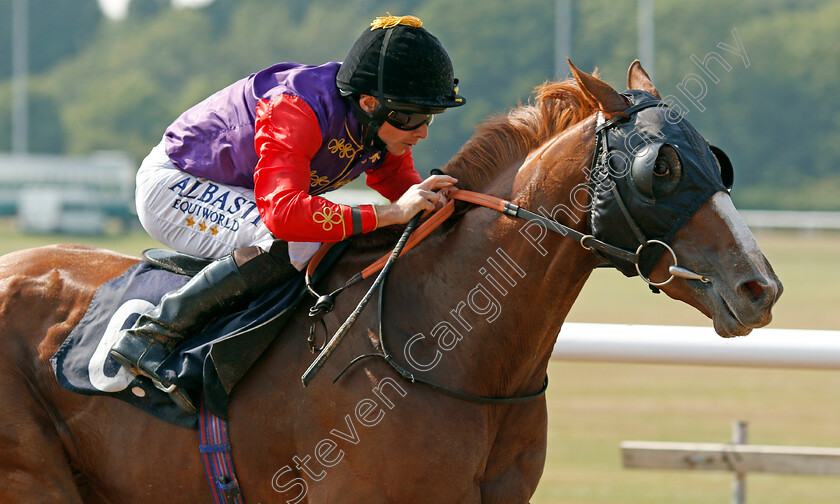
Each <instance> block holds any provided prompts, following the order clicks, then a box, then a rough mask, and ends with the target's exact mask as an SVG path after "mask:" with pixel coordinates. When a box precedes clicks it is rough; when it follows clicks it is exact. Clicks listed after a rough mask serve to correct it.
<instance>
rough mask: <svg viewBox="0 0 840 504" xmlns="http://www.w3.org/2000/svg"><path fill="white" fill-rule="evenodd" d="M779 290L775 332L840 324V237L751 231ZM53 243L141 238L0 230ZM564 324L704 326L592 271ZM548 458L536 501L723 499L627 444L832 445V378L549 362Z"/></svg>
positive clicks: (837, 380)
mask: <svg viewBox="0 0 840 504" xmlns="http://www.w3.org/2000/svg"><path fill="white" fill-rule="evenodd" d="M757 237H758V241H759V243H760V244H761V246H762V249H763V250H764V253H765V255H766V256H767V257H768V258H769V259H770V261H771V263H772V264H773V267H774V268H775V270H776V272H777V274H778V275H779V277H780V278H781V279H782V282H783V283H784V285H785V293H784V295H783V296H782V298H781V300H780V301H779V303H778V305H777V307H776V309H775V319H774V322H773V323H772V324H771V327H785V328H811V329H833V330H837V329H840V310H838V307H840V288H838V285H837V281H838V279H840V265H838V263H837V259H838V258H840V235H838V234H831V233H826V234H820V235H810V236H809V235H804V234H798V233H765V234H759V235H758V236H757ZM58 242H75V243H87V244H91V245H97V246H102V247H106V248H110V249H114V250H118V251H120V252H123V253H128V254H133V255H137V254H139V253H140V252H141V251H142V250H143V249H145V248H148V247H153V246H159V245H158V244H157V243H156V242H155V241H154V240H152V239H150V238H148V237H147V236H145V235H144V234H141V233H135V234H130V235H123V236H110V237H99V238H95V237H74V236H51V235H45V236H29V235H21V234H19V233H16V232H14V231H13V230H12V229H11V228H10V227H9V226H8V225H5V226H0V253H6V252H10V251H13V250H18V249H22V248H29V247H33V246H38V245H45V244H49V243H58ZM568 320H569V321H575V322H605V323H638V324H681V325H706V326H708V325H710V324H711V323H710V321H708V320H707V319H705V317H703V316H702V315H700V314H698V313H697V312H696V311H695V310H694V309H692V308H690V307H688V306H687V305H684V304H682V303H679V302H677V301H674V300H672V299H669V298H668V297H666V296H665V295H663V294H660V295H653V294H650V293H649V291H648V289H647V288H646V287H645V286H644V285H643V284H642V282H641V281H639V280H638V279H626V278H624V277H623V276H622V275H620V274H619V273H616V272H614V271H597V272H596V273H595V274H594V275H593V277H592V278H591V280H590V281H589V283H588V284H587V285H586V287H585V288H584V290H583V292H582V294H581V297H580V299H579V300H578V302H577V303H576V305H575V307H574V308H573V310H572V312H571V314H570V316H569V319H568ZM549 374H550V376H551V386H550V387H549V389H548V394H547V397H548V408H549V425H550V430H549V433H548V458H547V463H546V468H545V472H544V475H543V478H542V481H541V483H540V486H539V488H538V490H537V494H536V496H535V497H534V498H533V500H532V501H531V502H532V503H533V504H548V503H564V504H584V503H585V504H596V503H597V504H602V503H603V504H606V503H611V504H613V503H620V504H624V503H628V504H629V503H633V504H658V503H662V504H666V503H667V504H694V503H697V504H700V503H703V504H706V503H710V502H717V503H723V502H728V501H729V492H730V484H731V475H729V474H728V473H714V472H697V473H691V472H688V471H650V470H629V469H622V467H621V458H620V453H619V443H620V442H621V441H623V440H631V439H635V440H651V441H653V440H656V441H693V442H727V441H729V439H730V425H731V423H732V421H733V420H748V421H749V422H750V442H751V443H755V444H780V445H795V446H827V447H840V429H838V428H837V425H838V423H840V402H838V401H837V391H838V390H840V373H837V372H832V371H803V370H763V369H738V368H723V367H692V366H668V365H660V366H656V365H639V364H607V363H604V364H599V363H566V362H553V363H552V364H551V366H550V368H549ZM747 481H748V492H747V495H748V502H750V503H754V504H787V503H790V504H801V503H804V502H809V503H810V502H821V503H822V502H840V479H837V478H818V477H793V476H778V475H759V474H753V475H750V476H748V478H747Z"/></svg>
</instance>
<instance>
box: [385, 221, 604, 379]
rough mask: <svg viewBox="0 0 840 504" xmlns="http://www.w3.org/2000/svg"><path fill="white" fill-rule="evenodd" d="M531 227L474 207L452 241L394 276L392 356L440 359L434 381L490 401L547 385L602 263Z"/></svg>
mask: <svg viewBox="0 0 840 504" xmlns="http://www.w3.org/2000/svg"><path fill="white" fill-rule="evenodd" d="M534 210H537V209H536V208H534ZM529 226H531V227H529ZM533 226H535V225H533V224H528V222H527V221H524V220H520V219H511V218H509V217H506V216H503V215H501V214H498V213H495V212H493V211H491V210H487V209H475V210H472V211H470V212H468V213H467V214H466V215H465V216H464V217H463V218H462V220H461V222H459V223H458V224H457V226H456V227H455V228H454V229H453V231H452V232H451V233H449V235H447V236H446V237H445V238H444V237H441V236H437V237H434V238H430V239H429V242H427V243H424V244H423V245H422V246H421V247H419V248H418V249H417V250H416V251H415V253H414V254H413V255H411V256H407V257H406V258H405V260H404V264H402V265H401V267H398V268H395V270H394V274H393V275H392V277H391V278H390V279H389V280H388V282H389V289H388V291H387V292H388V303H389V306H387V307H386V308H385V313H384V317H385V319H384V320H385V322H386V323H385V324H384V327H385V328H386V330H389V331H390V333H389V334H388V335H387V336H386V337H387V338H389V339H393V341H389V342H388V343H389V346H390V347H391V348H390V350H391V351H392V352H393V353H395V354H397V355H399V356H400V358H405V359H406V360H409V362H408V364H419V365H420V366H419V368H423V367H425V366H431V365H432V363H434V362H435V359H436V357H435V356H436V355H437V356H439V357H437V359H438V364H436V365H434V366H433V369H430V370H429V371H428V373H429V374H430V375H433V376H435V377H437V378H439V379H440V380H441V381H445V382H446V383H449V384H453V383H458V384H459V385H460V386H461V387H463V389H465V390H471V391H475V390H477V389H476V387H477V385H478V386H479V387H480V388H481V389H482V392H483V393H485V394H488V395H496V396H500V395H513V394H517V393H520V392H521V391H522V390H523V389H526V390H527V389H528V388H529V386H530V384H531V383H532V382H533V381H534V380H535V379H536V380H537V381H539V380H541V379H542V376H544V375H543V374H542V373H543V372H544V368H545V366H546V365H547V361H548V358H549V357H550V354H551V350H552V348H553V345H554V341H555V340H556V337H557V333H558V331H559V329H560V326H561V325H562V323H563V320H564V319H565V317H566V315H567V314H568V312H569V310H570V308H571V306H572V303H573V302H574V299H575V298H576V297H577V295H578V294H579V292H580V289H581V288H582V286H583V283H584V282H585V280H586V278H588V276H589V273H590V272H591V271H592V268H593V267H594V264H595V261H594V260H593V259H592V256H591V254H590V253H588V252H587V251H585V250H584V249H582V248H581V247H580V245H578V244H577V243H576V242H575V241H573V240H569V239H567V238H564V237H562V236H560V235H556V234H553V233H547V234H546V235H545V236H544V237H543V238H541V239H540V241H537V240H536V239H535V238H534V237H535V236H536V235H537V234H538V233H537V229H538V228H537V229H535V228H534V227H533ZM543 254H545V255H543ZM388 327H390V328H391V329H387V328H388ZM418 334H419V335H421V337H420V338H417V335H418ZM412 338H414V339H412ZM412 341H413V342H414V344H412V345H411V347H410V348H409V349H408V351H406V348H407V345H408V344H409V343H411V342H412ZM409 355H410V356H409ZM411 360H413V361H415V362H411ZM415 368H416V369H417V368H418V366H415Z"/></svg>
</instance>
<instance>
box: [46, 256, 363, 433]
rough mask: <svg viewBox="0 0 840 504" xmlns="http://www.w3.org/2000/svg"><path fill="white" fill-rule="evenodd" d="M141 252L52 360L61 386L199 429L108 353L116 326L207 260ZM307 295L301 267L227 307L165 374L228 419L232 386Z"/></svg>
mask: <svg viewBox="0 0 840 504" xmlns="http://www.w3.org/2000/svg"><path fill="white" fill-rule="evenodd" d="M348 245H349V243H346V242H342V243H338V244H336V245H335V246H333V247H332V248H331V249H330V250H329V251H328V253H327V254H326V255H325V256H324V258H323V259H322V260H321V262H320V263H319V266H318V268H317V269H316V270H315V272H314V274H313V275H312V281H318V280H319V279H322V278H323V277H324V276H325V275H326V274H327V272H328V271H329V270H330V269H331V267H332V266H333V265H334V264H335V262H336V261H337V260H338V259H339V257H340V256H341V255H342V254H343V253H344V251H345V250H346V248H347V246H348ZM143 259H144V261H143V262H140V263H138V264H136V265H134V266H132V267H131V268H129V269H128V270H127V271H126V272H125V273H124V274H123V275H121V276H119V277H117V278H115V279H113V280H110V281H109V282H106V283H105V284H103V285H102V286H101V287H100V288H99V290H98V291H97V292H96V294H95V295H94V298H93V300H92V301H91V304H90V306H89V307H88V310H87V312H86V313H85V315H84V316H83V317H82V320H81V321H80V322H79V323H78V324H77V325H76V327H75V328H74V329H73V330H72V331H71V333H70V335H69V336H68V337H67V339H66V340H65V341H64V343H63V344H62V346H61V347H60V348H59V350H58V351H57V352H56V354H55V355H54V356H53V357H52V359H51V363H52V367H53V370H54V372H55V375H56V378H57V380H58V382H59V383H60V384H61V386H62V387H64V388H66V389H68V390H70V391H72V392H77V393H81V394H87V395H110V396H111V397H115V398H117V399H121V400H124V401H126V402H128V403H130V404H132V405H133V406H136V407H138V408H140V409H142V410H144V411H146V412H148V413H151V414H153V415H155V416H157V417H158V418H161V419H163V420H166V421H168V422H171V423H174V424H176V425H181V426H184V427H188V428H193V429H197V428H198V426H199V424H198V420H197V416H196V415H195V414H190V413H187V412H185V411H183V410H181V409H180V408H179V407H178V406H176V405H175V404H174V403H172V401H171V400H170V399H169V397H168V394H166V393H165V392H162V391H160V390H158V389H157V388H155V386H154V384H153V383H152V381H151V380H149V379H147V378H146V377H144V376H136V375H133V374H131V373H128V372H126V371H125V370H123V369H122V368H121V367H120V366H119V365H118V364H116V363H115V362H113V361H112V359H110V358H109V357H107V350H108V349H109V348H110V347H111V346H112V345H113V342H114V341H115V339H114V338H115V337H116V336H117V334H118V332H119V331H120V330H121V329H123V328H125V327H129V326H130V325H132V324H133V323H134V320H136V317H137V314H139V313H142V312H143V311H145V310H147V309H149V307H151V306H154V305H155V304H157V303H158V302H159V300H160V298H161V297H162V296H163V295H164V294H166V293H167V292H170V291H172V290H175V289H177V288H179V287H180V286H181V285H183V284H184V283H186V282H187V281H188V279H189V278H188V277H191V276H193V275H195V274H196V273H197V272H198V271H200V270H201V269H202V268H203V267H204V266H205V265H206V264H208V263H209V261H208V260H206V259H203V258H199V257H195V256H191V255H188V254H182V253H178V252H172V251H168V250H160V249H153V250H147V251H145V252H144V253H143ZM308 295H309V294H308V292H307V290H306V288H305V286H304V275H303V273H301V274H299V275H296V276H295V277H293V278H292V279H290V280H289V281H288V282H286V283H285V284H284V285H281V286H279V287H277V288H275V289H270V290H268V291H266V292H264V293H263V294H261V295H260V296H258V297H257V298H256V299H254V300H253V301H251V303H250V304H249V305H248V306H247V307H245V308H244V309H242V310H240V311H237V312H233V313H228V314H224V315H223V316H221V317H219V318H218V319H217V320H214V321H213V322H211V323H210V324H209V325H208V326H207V327H206V328H205V329H204V330H203V331H202V332H201V333H200V334H197V335H194V336H193V337H191V338H189V339H187V340H186V341H185V342H184V343H182V344H181V345H180V346H179V347H178V348H176V349H175V351H174V352H173V354H172V355H170V356H169V357H168V358H167V359H166V360H165V361H164V362H163V365H162V371H163V373H165V376H163V377H164V378H165V379H166V380H167V381H169V382H170V383H173V384H176V385H177V386H178V387H180V388H181V389H182V390H183V391H185V392H186V393H188V394H189V395H190V397H191V399H193V400H194V401H195V402H196V404H198V402H199V401H200V400H203V403H204V405H205V406H206V407H207V409H208V410H210V411H211V412H212V413H214V414H216V415H217V416H219V417H221V418H227V405H228V402H229V399H230V394H231V393H232V391H233V388H234V387H235V386H236V384H237V383H238V382H239V381H240V380H241V379H242V378H243V377H244V376H245V374H246V373H247V372H248V370H249V369H250V368H251V367H252V366H253V364H254V363H255V362H256V361H257V359H258V358H259V357H260V356H261V355H262V353H263V352H264V351H265V350H266V349H267V348H268V346H269V345H270V344H271V342H272V341H273V340H274V338H275V337H276V336H277V334H279V332H280V330H281V329H282V328H283V326H285V324H286V323H287V322H288V321H289V319H290V318H291V317H292V315H293V314H294V313H295V310H296V308H297V307H298V306H299V305H300V303H301V302H303V301H304V299H305V298H306V297H307V296H308ZM304 337H305V336H304Z"/></svg>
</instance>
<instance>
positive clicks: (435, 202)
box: [376, 175, 458, 227]
mask: <svg viewBox="0 0 840 504" xmlns="http://www.w3.org/2000/svg"><path fill="white" fill-rule="evenodd" d="M457 183H458V179H456V178H454V177H450V176H449V175H432V176H430V177H429V178H427V179H426V180H424V181H423V182H420V183H419V184H415V185H413V186H411V187H409V188H408V190H407V191H406V192H405V193H404V194H403V195H402V196H400V199H398V200H397V201H396V202H395V203H393V204H391V205H384V206H377V207H376V215H377V217H378V218H379V227H383V226H390V225H391V224H405V223H407V222H408V221H410V220H411V218H412V217H414V216H415V215H416V214H417V213H418V212H430V211H432V210H436V209H438V208H442V207H443V205H445V204H446V202H447V201H448V200H449V198H448V197H447V196H448V194H449V192H450V191H451V190H452V189H451V188H452V187H453V186H454V185H455V184H457Z"/></svg>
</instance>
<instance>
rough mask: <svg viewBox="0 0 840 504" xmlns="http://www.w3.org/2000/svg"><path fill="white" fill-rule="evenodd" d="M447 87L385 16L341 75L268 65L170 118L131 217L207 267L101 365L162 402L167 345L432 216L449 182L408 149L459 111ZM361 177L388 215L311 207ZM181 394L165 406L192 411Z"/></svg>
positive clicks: (404, 25) (406, 22)
mask: <svg viewBox="0 0 840 504" xmlns="http://www.w3.org/2000/svg"><path fill="white" fill-rule="evenodd" d="M457 84H458V80H457V79H455V78H454V74H453V70H452V62H451V61H450V59H449V56H448V55H447V53H446V51H445V50H444V48H443V47H442V46H441V44H440V42H439V41H438V39H437V38H435V37H434V36H433V35H432V34H430V33H429V32H428V31H426V29H424V28H422V23H421V22H420V20H419V19H417V18H416V17H413V16H402V17H394V16H391V15H390V14H389V15H388V17H383V18H377V19H376V20H375V21H374V22H373V23H372V24H371V28H369V29H365V31H364V32H363V33H362V34H361V36H360V37H359V38H358V39H357V40H356V42H355V43H354V45H353V47H352V48H351V49H350V52H349V53H348V55H347V57H346V58H345V60H344V62H343V63H337V62H332V63H327V64H324V65H321V66H306V65H301V64H297V63H279V64H276V65H274V66H271V67H269V68H267V69H265V70H262V71H260V72H257V73H255V74H252V75H251V76H249V77H247V78H245V79H242V80H240V81H237V82H235V83H233V84H231V85H230V86H228V87H226V88H224V89H222V90H221V91H218V92H217V93H215V94H213V95H211V96H210V97H208V98H207V99H205V100H204V101H202V102H200V103H198V104H197V105H195V106H193V107H192V108H190V109H189V110H187V111H186V112H184V113H183V114H181V116H180V117H178V118H177V119H176V120H175V122H173V123H172V124H171V125H170V126H169V127H168V128H167V130H166V132H165V133H164V136H163V140H162V141H161V143H160V144H159V145H158V146H156V147H155V148H154V149H152V151H151V153H150V154H149V155H148V156H147V157H146V159H145V160H144V161H143V163H142V164H141V167H140V170H139V171H138V173H137V193H136V197H137V213H138V216H139V218H140V222H141V223H142V224H143V227H144V228H145V229H146V230H147V231H148V233H149V234H150V235H151V236H152V237H154V238H155V239H157V240H158V241H160V242H161V243H163V244H165V245H167V246H169V247H171V248H173V249H176V250H178V251H181V252H185V253H189V254H192V255H196V256H200V257H208V258H216V259H218V260H216V261H214V262H213V263H211V264H210V265H208V266H207V267H205V268H204V269H203V270H202V271H201V272H199V273H198V274H197V275H196V276H195V277H193V278H192V279H191V280H190V281H189V282H187V284H186V285H184V286H183V287H182V288H180V289H178V290H176V291H174V292H170V293H168V294H166V295H165V296H164V297H163V298H162V299H161V301H160V303H159V304H158V305H157V306H156V307H155V308H154V309H153V310H152V311H151V312H150V313H147V314H145V315H142V316H141V317H140V318H139V319H138V320H137V322H136V323H135V325H134V326H133V327H131V328H129V329H127V330H125V331H123V332H122V333H121V335H120V339H119V340H118V341H117V343H116V344H115V345H114V346H113V348H112V349H111V351H110V355H111V356H112V357H114V359H115V360H117V362H119V363H120V364H121V365H123V366H125V367H126V368H128V369H131V370H132V371H134V372H136V373H138V374H142V375H145V376H148V377H149V378H151V379H152V380H153V381H155V383H156V384H157V385H158V386H159V387H161V388H162V389H167V388H168V389H170V390H171V389H173V388H174V387H172V386H171V384H169V383H167V382H166V381H165V380H163V379H162V378H160V377H159V376H158V375H157V372H156V370H157V368H158V367H159V366H160V364H161V363H162V362H163V360H164V359H165V358H166V357H167V356H168V354H169V353H170V352H171V351H172V350H173V349H174V348H175V347H176V346H177V345H178V344H180V343H181V342H182V341H183V340H184V339H185V338H186V337H189V336H191V335H192V334H194V333H195V332H196V331H197V330H199V329H200V328H201V327H202V326H203V325H205V324H206V323H207V322H209V321H210V320H212V319H213V318H214V317H215V316H216V315H218V314H220V313H223V312H224V310H226V309H229V308H231V307H232V306H233V305H234V304H236V303H239V302H241V301H245V300H249V299H252V298H253V297H255V296H256V295H258V294H259V293H261V292H263V291H264V290H265V289H267V288H270V287H274V286H278V285H280V284H282V283H283V282H284V281H285V280H288V279H289V278H291V277H292V276H293V275H294V274H295V273H297V272H298V271H299V270H301V269H303V268H304V267H305V265H306V263H307V262H308V260H309V259H310V258H311V257H312V256H313V255H314V253H315V252H316V251H317V249H318V247H319V246H320V244H321V243H323V242H333V241H340V240H343V239H345V238H347V237H349V236H352V235H356V234H359V233H367V232H370V231H373V230H374V229H377V228H378V227H382V226H387V225H391V224H404V223H407V222H408V221H409V220H410V219H411V217H412V216H414V215H415V214H416V213H417V212H420V211H423V210H432V209H435V208H439V207H441V206H442V205H443V204H444V203H445V202H446V193H447V192H448V191H449V190H450V189H448V188H450V187H451V186H452V185H453V184H455V183H456V182H457V180H455V179H454V178H452V177H449V176H446V175H433V176H430V177H429V178H427V179H425V180H423V179H422V178H421V177H420V175H419V174H418V173H417V171H416V170H415V169H414V161H413V160H412V157H411V148H412V146H414V145H415V144H417V142H419V141H420V140H421V139H424V138H426V136H427V134H428V128H429V124H431V122H432V120H433V119H434V116H435V114H440V113H442V112H444V111H445V110H446V109H447V108H450V107H458V106H461V105H463V104H464V103H465V100H464V98H463V97H462V96H460V95H459V94H458V92H457V91H458V89H457ZM362 173H365V174H366V183H367V185H368V186H370V187H371V188H373V189H375V190H376V191H378V192H379V193H380V194H382V195H383V196H385V197H386V198H387V199H388V200H389V201H391V204H389V205H381V206H377V205H360V206H349V205H340V204H335V203H331V202H330V201H328V200H326V199H324V198H321V197H320V195H321V194H323V193H325V192H328V191H331V190H333V189H337V188H338V187H341V186H342V185H344V184H346V183H347V182H349V181H351V180H353V179H355V178H357V177H359V176H361V174H362ZM179 395H180V396H181V397H176V396H175V395H174V394H173V399H175V401H176V402H177V403H179V405H181V406H182V407H185V409H191V407H192V405H191V404H186V405H185V404H184V403H183V400H186V401H187V402H188V401H189V400H188V398H186V396H185V394H183V393H181V394H179ZM179 399H180V400H179Z"/></svg>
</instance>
